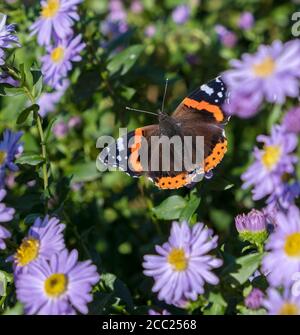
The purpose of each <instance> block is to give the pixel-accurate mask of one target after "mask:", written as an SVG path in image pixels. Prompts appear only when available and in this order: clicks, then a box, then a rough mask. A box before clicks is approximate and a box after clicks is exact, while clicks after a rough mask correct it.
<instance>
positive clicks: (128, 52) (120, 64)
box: [107, 45, 144, 76]
mask: <svg viewBox="0 0 300 335" xmlns="http://www.w3.org/2000/svg"><path fill="white" fill-rule="evenodd" d="M143 49H144V47H143V46H142V45H133V46H131V47H129V48H127V49H125V50H123V51H122V52H120V53H118V54H117V55H114V56H113V58H112V59H111V60H110V62H109V63H108V65H107V69H108V71H109V72H110V73H111V75H113V74H115V73H117V72H119V71H121V73H120V75H121V76H123V75H124V74H126V73H127V72H128V71H129V70H130V69H131V68H132V67H133V65H134V64H135V63H136V61H137V60H138V58H139V56H140V55H141V53H142V51H143Z"/></svg>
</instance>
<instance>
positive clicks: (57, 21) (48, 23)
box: [30, 0, 82, 46]
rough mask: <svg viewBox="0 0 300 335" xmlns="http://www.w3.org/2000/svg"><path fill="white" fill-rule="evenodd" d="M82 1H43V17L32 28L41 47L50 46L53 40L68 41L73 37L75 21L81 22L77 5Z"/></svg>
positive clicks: (32, 32)
mask: <svg viewBox="0 0 300 335" xmlns="http://www.w3.org/2000/svg"><path fill="white" fill-rule="evenodd" d="M81 2H82V0H42V1H41V6H42V10H41V15H40V17H39V18H38V20H37V21H36V22H35V23H33V25H32V26H31V27H30V30H31V35H37V39H38V43H39V44H40V45H47V46H48V45H50V43H51V39H57V38H59V39H66V38H67V37H68V36H70V35H72V33H73V31H72V26H73V24H74V21H79V19H80V17H79V15H78V13H77V5H78V4H80V3H81Z"/></svg>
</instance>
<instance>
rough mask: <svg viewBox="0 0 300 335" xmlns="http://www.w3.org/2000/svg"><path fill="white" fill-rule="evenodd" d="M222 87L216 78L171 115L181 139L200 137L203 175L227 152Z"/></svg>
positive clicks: (195, 92)
mask: <svg viewBox="0 0 300 335" xmlns="http://www.w3.org/2000/svg"><path fill="white" fill-rule="evenodd" d="M225 99H226V86H225V84H224V82H223V81H222V79H221V78H220V77H217V78H215V79H213V80H211V81H210V82H208V83H207V84H204V85H202V86H200V87H199V88H198V89H196V90H195V91H194V92H192V93H191V94H190V95H189V96H188V97H186V98H185V99H184V100H183V101H182V102H181V104H180V105H179V106H178V107H177V109H176V110H175V112H174V114H173V115H172V116H173V117H174V118H175V119H176V120H177V121H178V122H179V123H180V125H181V129H182V133H183V135H184V136H187V135H190V136H193V137H195V136H203V137H204V172H205V173H207V172H209V171H210V170H212V169H213V168H215V167H216V166H217V165H218V164H219V163H220V162H221V161H222V159H223V157H224V155H225V153H226V151H227V139H226V136H225V130H224V126H225V124H226V123H227V121H228V119H227V118H226V116H225V114H224V112H223V110H222V105H223V103H224V102H225Z"/></svg>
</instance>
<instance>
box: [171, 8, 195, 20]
mask: <svg viewBox="0 0 300 335" xmlns="http://www.w3.org/2000/svg"><path fill="white" fill-rule="evenodd" d="M190 13H191V10H190V7H189V6H187V5H179V6H177V7H176V8H175V9H174V10H173V12H172V19H173V21H174V22H175V23H177V24H184V23H186V21H187V20H188V19H189V17H190Z"/></svg>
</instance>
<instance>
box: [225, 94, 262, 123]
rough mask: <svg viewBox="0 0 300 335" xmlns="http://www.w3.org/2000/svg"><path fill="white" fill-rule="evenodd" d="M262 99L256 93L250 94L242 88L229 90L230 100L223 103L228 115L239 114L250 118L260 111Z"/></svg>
mask: <svg viewBox="0 0 300 335" xmlns="http://www.w3.org/2000/svg"><path fill="white" fill-rule="evenodd" d="M260 104H261V99H260V97H259V96H258V95H256V94H248V93H245V92H243V90H242V89H240V90H238V89H236V90H234V91H231V92H229V95H228V101H227V102H226V103H225V104H224V105H223V107H224V111H225V112H226V114H227V115H237V116H239V117H240V118H243V119H248V118H250V117H253V116H254V115H256V114H257V113H258V112H259V106H260Z"/></svg>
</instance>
